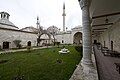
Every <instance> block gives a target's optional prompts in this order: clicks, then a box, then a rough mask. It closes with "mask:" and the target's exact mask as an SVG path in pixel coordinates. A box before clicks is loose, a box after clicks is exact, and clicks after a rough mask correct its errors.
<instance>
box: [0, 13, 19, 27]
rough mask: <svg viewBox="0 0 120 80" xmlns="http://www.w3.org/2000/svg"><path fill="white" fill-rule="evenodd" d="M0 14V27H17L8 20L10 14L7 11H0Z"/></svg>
mask: <svg viewBox="0 0 120 80" xmlns="http://www.w3.org/2000/svg"><path fill="white" fill-rule="evenodd" d="M0 14H1V19H0V27H1V28H8V29H19V28H18V27H16V26H15V25H14V24H13V23H12V22H10V21H9V16H10V15H9V14H8V13H7V12H0Z"/></svg>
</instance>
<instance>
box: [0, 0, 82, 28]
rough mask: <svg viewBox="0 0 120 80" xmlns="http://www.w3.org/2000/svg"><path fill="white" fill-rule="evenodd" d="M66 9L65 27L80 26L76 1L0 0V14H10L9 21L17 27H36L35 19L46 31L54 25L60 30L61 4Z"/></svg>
mask: <svg viewBox="0 0 120 80" xmlns="http://www.w3.org/2000/svg"><path fill="white" fill-rule="evenodd" d="M64 2H65V7H66V27H68V29H71V28H73V27H75V26H77V25H81V24H82V22H81V21H82V18H81V17H82V15H81V9H80V6H79V3H78V0H0V12H1V11H5V12H8V13H9V14H10V21H11V22H13V23H14V24H15V25H16V26H17V27H19V28H24V27H27V26H34V27H36V18H37V16H39V19H40V24H41V25H42V26H43V27H44V28H45V29H46V28H48V27H49V26H52V25H55V26H57V27H58V28H61V29H62V25H63V23H62V22H63V21H62V20H63V19H62V13H63V3H64Z"/></svg>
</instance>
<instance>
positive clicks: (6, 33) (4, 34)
mask: <svg viewBox="0 0 120 80" xmlns="http://www.w3.org/2000/svg"><path fill="white" fill-rule="evenodd" d="M14 40H21V41H22V42H21V45H22V46H23V47H25V46H27V42H28V41H31V45H32V46H36V43H37V35H36V34H34V33H30V32H25V31H19V30H12V29H0V45H1V47H2V48H3V42H6V41H7V42H10V43H9V48H15V44H14V42H13V41H14Z"/></svg>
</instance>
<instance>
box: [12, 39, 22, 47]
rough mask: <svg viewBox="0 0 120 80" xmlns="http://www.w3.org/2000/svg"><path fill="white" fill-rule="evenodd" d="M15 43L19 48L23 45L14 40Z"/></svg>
mask: <svg viewBox="0 0 120 80" xmlns="http://www.w3.org/2000/svg"><path fill="white" fill-rule="evenodd" d="M13 42H14V44H15V45H16V47H17V48H21V44H20V42H21V40H14V41H13Z"/></svg>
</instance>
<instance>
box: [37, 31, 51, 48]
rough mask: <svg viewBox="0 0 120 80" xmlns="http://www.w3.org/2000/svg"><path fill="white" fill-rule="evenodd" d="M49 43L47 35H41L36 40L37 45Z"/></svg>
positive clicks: (49, 38) (49, 37)
mask: <svg viewBox="0 0 120 80" xmlns="http://www.w3.org/2000/svg"><path fill="white" fill-rule="evenodd" d="M50 43H51V35H50V34H48V33H42V34H40V35H39V37H38V38H37V45H39V46H41V45H47V44H50Z"/></svg>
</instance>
